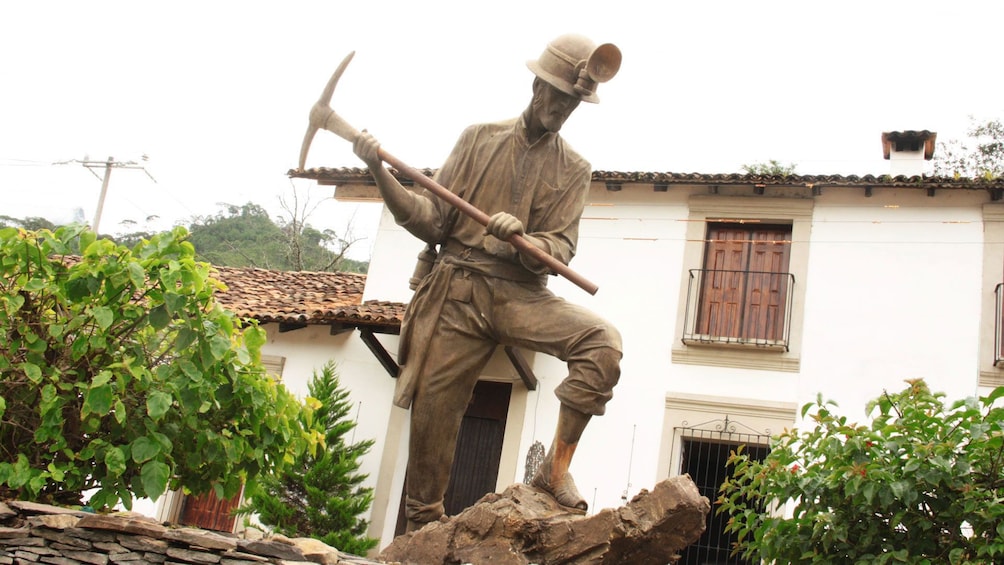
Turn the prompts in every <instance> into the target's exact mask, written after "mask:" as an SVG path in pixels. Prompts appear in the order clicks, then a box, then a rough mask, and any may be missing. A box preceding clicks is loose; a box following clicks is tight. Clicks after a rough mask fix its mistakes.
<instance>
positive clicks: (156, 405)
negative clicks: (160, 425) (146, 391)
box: [146, 390, 172, 421]
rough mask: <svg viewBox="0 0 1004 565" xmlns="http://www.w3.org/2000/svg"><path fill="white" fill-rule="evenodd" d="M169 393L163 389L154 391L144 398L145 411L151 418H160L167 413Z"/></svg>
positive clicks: (170, 400) (170, 401)
mask: <svg viewBox="0 0 1004 565" xmlns="http://www.w3.org/2000/svg"><path fill="white" fill-rule="evenodd" d="M171 403H172V399H171V395H169V394H167V393H166V392H163V391H159V390H158V391H156V392H153V393H151V394H150V396H148V397H147V399H146V413H147V414H148V415H149V416H150V417H151V418H153V420H154V421H156V420H160V419H161V418H163V417H164V414H167V411H168V410H170V409H171Z"/></svg>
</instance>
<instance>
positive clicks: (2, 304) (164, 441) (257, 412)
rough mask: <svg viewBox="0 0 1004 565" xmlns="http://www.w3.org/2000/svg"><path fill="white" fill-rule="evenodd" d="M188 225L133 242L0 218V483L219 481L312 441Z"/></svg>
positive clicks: (126, 487)
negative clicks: (6, 223) (219, 292)
mask: <svg viewBox="0 0 1004 565" xmlns="http://www.w3.org/2000/svg"><path fill="white" fill-rule="evenodd" d="M186 235H187V232H186V231H185V229H184V228H175V230H174V231H172V232H169V233H163V234H158V235H155V236H153V237H151V238H150V239H149V240H144V241H142V242H141V243H140V244H138V245H137V246H136V247H134V248H132V249H129V248H127V247H124V246H121V245H116V244H115V243H114V242H112V241H111V240H109V239H99V238H98V237H97V236H96V235H95V234H94V233H93V232H91V231H90V230H89V229H87V228H86V227H82V226H68V227H63V228H59V229H57V230H56V231H55V232H50V231H48V230H40V231H37V232H31V231H27V230H24V229H19V228H0V495H5V496H14V497H17V498H23V499H29V500H38V501H44V502H50V503H51V502H56V503H62V504H80V503H81V502H82V501H83V498H82V497H83V496H84V494H85V493H86V492H87V491H91V490H94V492H93V493H91V494H90V504H91V505H92V506H94V507H95V508H105V507H111V506H114V505H115V504H117V503H118V502H122V503H123V504H124V505H125V506H126V508H130V507H131V504H132V500H133V498H134V497H150V498H153V499H156V498H157V497H159V496H160V495H161V494H163V493H164V491H165V490H167V489H169V488H170V489H180V488H184V489H187V490H189V491H191V492H194V493H201V492H206V491H207V490H209V489H214V490H215V491H216V493H217V495H218V496H221V497H228V496H231V495H233V494H234V493H236V492H237V491H238V490H239V489H240V487H241V483H242V481H243V480H244V479H245V478H247V477H252V476H254V475H255V474H256V473H258V472H261V471H269V470H271V469H272V468H273V466H275V465H277V464H279V463H280V462H282V461H283V460H285V459H287V458H289V459H292V458H293V457H294V455H295V454H296V453H297V452H301V451H303V450H305V449H307V448H309V447H310V446H312V445H313V444H314V443H316V441H318V439H319V435H318V434H316V433H314V432H313V431H312V430H309V429H306V428H304V427H303V426H302V425H301V422H302V421H303V419H304V418H306V417H308V416H307V415H305V414H304V413H303V412H304V411H305V408H304V407H303V405H302V404H301V403H299V402H298V401H297V400H296V398H295V397H293V395H292V394H290V393H289V392H288V391H286V390H285V388H283V387H282V386H281V385H277V384H276V383H275V382H274V381H273V380H272V379H270V378H268V377H267V376H266V374H265V370H264V368H263V366H262V365H261V362H260V348H261V345H262V344H263V343H265V331H264V330H262V329H261V328H258V327H257V326H255V325H245V324H244V323H242V322H241V321H240V320H238V319H236V318H235V316H234V314H233V313H231V312H229V311H226V310H224V309H222V308H221V307H220V306H219V305H218V304H217V303H216V301H215V298H214V292H215V291H216V289H217V288H219V287H220V283H219V282H218V281H215V280H213V279H212V278H211V277H210V276H209V271H210V268H209V265H208V264H206V263H200V262H197V261H196V260H195V250H194V248H193V247H192V245H191V243H189V242H188V241H186ZM76 250H81V251H80V255H79V256H76V257H73V258H69V257H67V255H70V254H74V255H76V252H75V251H76Z"/></svg>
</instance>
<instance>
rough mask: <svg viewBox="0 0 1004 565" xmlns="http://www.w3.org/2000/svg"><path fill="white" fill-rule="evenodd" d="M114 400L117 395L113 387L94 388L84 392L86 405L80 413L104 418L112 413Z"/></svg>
mask: <svg viewBox="0 0 1004 565" xmlns="http://www.w3.org/2000/svg"><path fill="white" fill-rule="evenodd" d="M114 400H115V395H114V392H113V391H112V387H111V385H109V384H103V385H99V386H92V387H90V388H88V389H87V391H86V392H84V404H83V406H82V407H81V409H80V413H81V415H84V416H86V415H87V414H98V415H99V416H103V415H105V414H107V413H108V412H109V411H111V409H112V402H113V401H114Z"/></svg>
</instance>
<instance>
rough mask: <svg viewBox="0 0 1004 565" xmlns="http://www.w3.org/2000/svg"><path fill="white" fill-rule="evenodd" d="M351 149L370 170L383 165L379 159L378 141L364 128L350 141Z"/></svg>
mask: <svg viewBox="0 0 1004 565" xmlns="http://www.w3.org/2000/svg"><path fill="white" fill-rule="evenodd" d="M352 151H353V152H355V154H356V157H359V158H360V159H362V161H363V163H366V166H367V167H369V169H370V170H371V171H374V170H376V169H378V168H380V167H382V166H383V161H382V160H381V159H380V142H379V141H377V140H376V138H375V137H373V134H371V133H369V132H368V131H366V130H363V131H362V132H360V133H359V135H358V136H357V137H356V140H355V141H354V142H352Z"/></svg>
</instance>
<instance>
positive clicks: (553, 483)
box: [530, 405, 591, 514]
mask: <svg viewBox="0 0 1004 565" xmlns="http://www.w3.org/2000/svg"><path fill="white" fill-rule="evenodd" d="M590 417H591V416H590V415H589V414H583V413H582V412H579V411H577V410H574V409H572V408H569V407H567V406H565V405H562V406H561V411H560V412H559V413H558V429H557V431H556V432H555V434H554V442H553V443H552V444H551V449H550V450H548V452H547V455H546V456H545V457H544V461H543V463H541V465H540V468H539V469H537V473H536V474H535V475H534V476H533V479H531V480H530V486H532V487H534V488H537V489H540V490H542V491H544V492H546V493H548V494H549V495H551V497H553V498H554V500H555V501H557V502H558V504H560V505H561V506H563V507H565V508H567V509H568V510H569V511H571V512H575V513H577V514H585V512H586V510H587V509H588V508H589V505H588V504H587V503H586V499H584V498H582V495H581V494H579V489H578V488H576V486H575V481H574V480H573V479H572V475H571V473H569V472H568V466H569V465H570V464H571V462H572V456H573V455H574V454H575V448H576V447H577V446H578V444H579V438H580V437H582V432H583V430H585V429H586V424H588V423H589V418H590Z"/></svg>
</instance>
